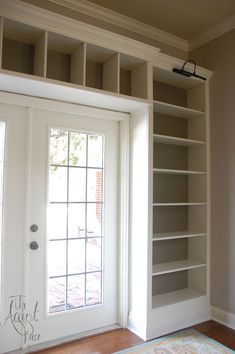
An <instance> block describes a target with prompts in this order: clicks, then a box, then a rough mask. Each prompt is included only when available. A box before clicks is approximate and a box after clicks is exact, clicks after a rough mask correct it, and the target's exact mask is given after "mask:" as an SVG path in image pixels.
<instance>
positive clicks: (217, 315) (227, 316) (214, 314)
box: [211, 306, 235, 329]
mask: <svg viewBox="0 0 235 354" xmlns="http://www.w3.org/2000/svg"><path fill="white" fill-rule="evenodd" d="M211 319H212V320H214V321H216V322H219V323H221V324H223V325H225V326H227V327H229V328H232V329H235V314H234V313H231V312H227V311H224V310H221V309H219V308H218V307H215V306H211Z"/></svg>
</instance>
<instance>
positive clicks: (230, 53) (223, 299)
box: [190, 30, 235, 313]
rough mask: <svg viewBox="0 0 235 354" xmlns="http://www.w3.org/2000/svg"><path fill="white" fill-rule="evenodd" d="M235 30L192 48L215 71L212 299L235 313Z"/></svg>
mask: <svg viewBox="0 0 235 354" xmlns="http://www.w3.org/2000/svg"><path fill="white" fill-rule="evenodd" d="M234 44H235V30H232V31H230V32H229V33H226V34H225V35H223V36H221V37H219V38H217V39H215V40H213V41H211V42H210V43H208V44H206V45H204V46H202V47H200V48H198V49H196V50H194V51H192V52H191V53H190V58H192V59H194V60H196V62H197V64H199V65H201V66H204V67H208V68H209V69H212V70H213V71H214V74H213V76H212V78H211V82H210V110H211V172H212V190H211V192H212V230H211V256H212V260H211V270H212V275H211V285H212V286H211V291H212V294H211V299H212V305H213V306H216V307H218V308H220V309H223V310H225V311H229V312H232V313H235V45H234Z"/></svg>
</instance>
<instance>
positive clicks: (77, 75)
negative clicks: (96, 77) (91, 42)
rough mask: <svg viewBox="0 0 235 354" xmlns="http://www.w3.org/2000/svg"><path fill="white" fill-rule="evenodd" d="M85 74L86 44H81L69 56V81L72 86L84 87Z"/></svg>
mask: <svg viewBox="0 0 235 354" xmlns="http://www.w3.org/2000/svg"><path fill="white" fill-rule="evenodd" d="M85 72H86V43H82V44H80V46H79V47H78V49H77V50H75V52H73V53H72V55H71V73H70V81H71V82H72V83H74V84H78V85H85Z"/></svg>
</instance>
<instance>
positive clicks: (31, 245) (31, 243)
mask: <svg viewBox="0 0 235 354" xmlns="http://www.w3.org/2000/svg"><path fill="white" fill-rule="evenodd" d="M29 247H30V249H31V250H37V249H38V248H39V244H38V243H37V242H36V241H32V242H30V244H29Z"/></svg>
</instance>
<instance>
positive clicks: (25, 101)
mask: <svg viewBox="0 0 235 354" xmlns="http://www.w3.org/2000/svg"><path fill="white" fill-rule="evenodd" d="M0 103H3V104H9V105H14V106H21V107H26V108H27V116H28V127H27V135H28V136H27V141H28V143H27V144H28V145H27V161H26V169H27V171H26V179H27V181H26V182H27V184H28V183H29V176H30V154H31V152H30V150H31V125H32V124H31V123H32V114H33V109H34V108H40V109H41V110H43V109H45V110H47V111H48V110H49V111H59V112H65V113H72V114H78V115H82V116H87V117H90V118H97V119H99V118H102V119H108V120H114V121H117V122H119V123H120V132H119V134H120V137H119V139H120V150H119V220H118V222H119V230H118V238H119V245H118V246H119V255H118V258H119V262H118V279H117V281H118V297H117V299H118V304H117V305H118V325H119V326H120V327H123V328H125V327H127V320H128V310H129V308H128V279H129V267H128V264H129V161H130V158H129V117H130V115H129V114H128V113H122V112H114V111H109V110H105V109H100V108H93V107H86V106H81V105H75V104H71V103H64V102H58V101H52V100H46V99H41V98H35V97H29V96H24V95H18V94H12V93H5V92H0ZM29 187H30V186H29ZM28 211H29V188H28V191H27V195H26V215H27V216H26V219H25V254H24V259H25V263H24V267H25V269H27V267H28V256H27V255H28V253H27V248H28V244H29V230H28V225H29V222H28V215H29V213H28ZM24 274H25V276H24V284H23V288H24V294H23V295H25V296H26V297H27V296H28V276H27V272H26V271H24ZM84 335H85V333H84ZM79 337H81V335H80V336H79V334H78V338H79ZM73 339H75V338H74V336H73ZM54 344H55V343H54ZM42 346H43V345H40V349H41V348H42ZM35 349H36V346H35ZM17 353H19V350H18V351H17ZM22 353H24V350H22Z"/></svg>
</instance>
